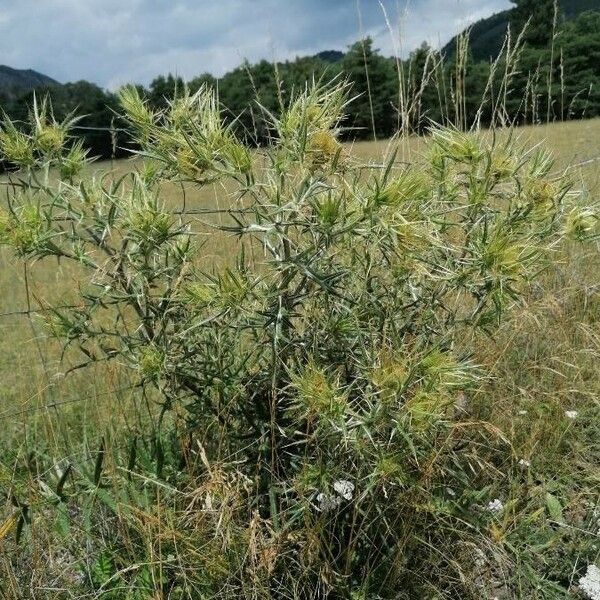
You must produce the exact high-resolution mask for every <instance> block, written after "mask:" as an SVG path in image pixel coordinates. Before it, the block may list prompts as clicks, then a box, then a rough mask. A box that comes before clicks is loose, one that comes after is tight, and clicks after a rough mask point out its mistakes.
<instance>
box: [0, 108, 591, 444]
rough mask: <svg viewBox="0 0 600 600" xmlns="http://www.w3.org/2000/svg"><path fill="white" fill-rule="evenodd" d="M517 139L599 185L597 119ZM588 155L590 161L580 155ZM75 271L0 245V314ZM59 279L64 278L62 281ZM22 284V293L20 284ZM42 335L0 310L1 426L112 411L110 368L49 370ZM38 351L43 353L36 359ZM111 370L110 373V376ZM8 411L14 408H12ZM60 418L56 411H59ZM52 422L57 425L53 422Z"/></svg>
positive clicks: (402, 149) (218, 256)
mask: <svg viewBox="0 0 600 600" xmlns="http://www.w3.org/2000/svg"><path fill="white" fill-rule="evenodd" d="M517 135H519V136H521V138H522V139H523V141H526V142H527V143H528V144H530V145H533V144H536V143H544V144H545V145H547V147H549V148H550V149H551V150H552V152H553V153H554V155H555V157H556V165H557V169H564V168H567V167H569V166H570V165H577V164H579V163H582V162H584V163H586V164H584V165H583V166H577V167H574V168H573V169H571V172H572V175H573V178H574V180H575V182H576V185H578V186H580V187H582V188H588V189H590V190H595V189H599V187H600V169H599V167H600V160H598V161H595V160H594V159H597V158H598V157H600V142H599V141H598V140H600V120H592V121H581V122H572V123H557V124H552V125H546V126H539V127H528V128H523V129H520V130H517ZM422 147H423V144H422V140H421V139H419V138H416V137H415V138H412V139H410V140H408V141H403V142H401V143H400V144H398V143H397V142H388V141H379V142H359V143H356V144H354V145H352V146H348V147H347V151H348V152H350V153H351V154H352V155H353V156H354V157H355V158H356V159H358V160H361V161H367V162H378V161H381V158H382V156H384V155H385V154H386V153H388V152H390V151H391V150H392V149H394V148H397V149H398V155H397V159H398V161H406V162H410V160H411V158H413V157H415V156H416V155H418V153H419V152H420V151H421V149H422ZM586 161H591V162H586ZM92 168H93V169H94V171H96V172H98V173H100V172H107V171H110V172H113V173H114V174H115V176H117V177H118V176H120V175H122V174H124V173H125V172H127V171H128V170H129V169H130V168H131V165H130V164H128V161H117V162H116V163H115V164H111V163H109V162H99V163H95V164H94V165H93V167H92ZM165 201H166V202H167V204H169V205H171V206H174V207H178V206H180V205H181V202H182V193H181V190H180V189H179V188H177V187H172V188H170V189H167V190H166V191H165ZM228 202H230V199H229V198H228V194H227V191H226V190H223V189H221V188H218V187H212V188H205V189H203V190H202V191H201V192H200V193H198V192H196V191H194V190H187V191H186V204H187V208H188V209H195V208H210V207H214V206H219V205H220V206H223V205H225V204H227V203H228ZM202 232H203V233H202V235H203V236H204V237H205V238H206V240H205V242H206V243H205V246H204V248H203V251H202V259H203V262H204V263H205V264H210V263H211V262H216V263H218V262H219V261H221V260H222V259H224V258H225V257H226V256H227V254H228V252H227V248H229V247H230V244H231V243H235V241H233V240H225V239H224V238H223V234H220V233H215V232H213V231H210V230H207V229H206V228H204V229H202ZM77 277H78V276H77V273H76V272H75V271H74V270H73V268H72V267H71V266H70V265H62V264H54V265H52V266H50V265H49V264H44V265H34V266H32V267H29V268H28V270H27V273H26V272H25V271H24V267H23V264H22V263H20V262H17V261H15V259H13V258H11V257H9V256H8V253H7V252H5V251H2V253H1V254H0V290H1V293H0V314H5V313H14V312H17V313H18V312H20V311H26V310H27V309H28V307H29V306H31V307H32V308H38V307H39V306H40V303H41V304H44V303H45V302H47V303H54V304H69V303H70V302H71V301H72V298H70V297H69V295H68V292H66V293H65V290H68V289H69V288H72V289H76V287H77ZM65 281H69V282H70V283H68V284H67V285H65ZM27 286H29V301H28V298H27V293H26V288H27ZM52 346H53V345H52V343H50V342H49V341H48V340H46V339H45V338H44V337H43V334H42V329H41V328H40V327H39V323H38V318H37V317H36V316H35V315H34V316H33V318H29V317H28V316H27V315H24V314H16V315H12V316H2V317H0V356H2V360H1V361H0V395H1V396H2V398H3V402H2V408H1V409H0V414H4V415H8V414H11V415H12V416H11V418H10V420H8V428H9V430H16V431H17V432H18V431H22V430H23V426H24V424H25V423H26V422H28V420H30V419H31V418H32V415H34V414H38V415H39V414H40V411H39V409H40V408H42V407H44V406H46V405H48V404H53V403H57V402H65V407H64V408H61V409H60V410H59V409H56V410H51V411H45V410H42V411H41V414H43V415H44V419H42V421H45V420H47V419H48V418H50V421H53V420H54V419H55V417H56V416H57V415H59V414H64V413H65V412H68V411H70V410H73V408H74V409H75V410H76V412H77V413H78V414H80V410H82V409H81V408H80V407H79V404H80V405H81V406H83V407H84V409H83V410H84V411H85V412H84V414H85V419H86V420H88V419H91V420H93V421H95V420H99V422H100V423H102V422H104V421H105V420H107V419H108V420H112V419H115V418H118V415H119V412H120V410H119V407H122V406H123V405H127V402H123V401H122V400H123V399H122V398H120V397H115V396H114V395H113V394H112V393H107V392H110V391H111V390H113V389H114V387H115V385H116V387H122V386H119V384H118V383H117V381H116V380H117V379H118V377H117V375H116V374H115V373H106V372H105V371H103V372H102V376H101V377H90V374H89V373H75V374H73V375H70V376H69V377H68V378H67V379H66V380H63V379H61V378H60V377H57V376H56V375H55V373H56V372H59V373H60V372H61V371H62V370H64V367H63V366H61V365H60V364H59V358H60V350H59V348H57V347H52ZM42 359H43V360H42ZM113 377H114V378H115V381H112V379H113ZM78 397H85V398H87V397H90V401H89V402H88V401H85V402H81V403H78V407H69V405H68V404H66V401H70V400H73V401H74V403H77V398H78ZM13 413H17V415H14V414H13ZM59 420H60V419H59ZM57 426H58V425H57Z"/></svg>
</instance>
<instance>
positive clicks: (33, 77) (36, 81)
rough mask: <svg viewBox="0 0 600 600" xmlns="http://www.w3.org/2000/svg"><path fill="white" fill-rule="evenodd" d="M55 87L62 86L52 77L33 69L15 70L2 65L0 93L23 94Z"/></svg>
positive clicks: (0, 70) (0, 66)
mask: <svg viewBox="0 0 600 600" xmlns="http://www.w3.org/2000/svg"><path fill="white" fill-rule="evenodd" d="M55 85H60V84H59V83H58V81H56V80H54V79H52V78H51V77H48V76H47V75H43V74H42V73H38V72H37V71H33V70H32V69H13V68H11V67H7V66H5V65H0V93H3V94H4V95H9V96H10V95H13V94H22V93H23V92H28V91H30V90H33V89H35V88H37V87H45V86H55Z"/></svg>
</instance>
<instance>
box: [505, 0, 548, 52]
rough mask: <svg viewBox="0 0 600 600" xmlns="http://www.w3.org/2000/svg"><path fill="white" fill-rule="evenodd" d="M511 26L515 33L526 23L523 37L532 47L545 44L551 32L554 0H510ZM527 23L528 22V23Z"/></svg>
mask: <svg viewBox="0 0 600 600" xmlns="http://www.w3.org/2000/svg"><path fill="white" fill-rule="evenodd" d="M512 2H513V4H515V8H513V10H512V14H511V20H510V22H511V27H512V28H513V31H515V32H516V33H520V32H521V30H522V29H523V28H524V27H525V26H526V25H527V29H526V32H525V39H526V40H527V42H528V43H529V44H530V45H531V46H534V47H537V48H540V47H544V46H547V45H548V44H549V43H550V41H551V39H552V33H553V24H554V13H555V10H556V7H557V6H558V5H557V4H556V2H555V0H512ZM528 23H529V24H528Z"/></svg>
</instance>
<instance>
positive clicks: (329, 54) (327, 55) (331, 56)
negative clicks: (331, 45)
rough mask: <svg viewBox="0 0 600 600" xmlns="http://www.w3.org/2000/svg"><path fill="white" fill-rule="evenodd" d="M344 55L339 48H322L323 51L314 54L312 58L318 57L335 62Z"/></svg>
mask: <svg viewBox="0 0 600 600" xmlns="http://www.w3.org/2000/svg"><path fill="white" fill-rule="evenodd" d="M344 56H345V54H344V53H343V52H340V51H339V50H323V52H319V53H318V54H315V56H314V58H318V59H320V60H322V61H324V62H328V63H337V62H340V61H341V60H342V59H343V58H344Z"/></svg>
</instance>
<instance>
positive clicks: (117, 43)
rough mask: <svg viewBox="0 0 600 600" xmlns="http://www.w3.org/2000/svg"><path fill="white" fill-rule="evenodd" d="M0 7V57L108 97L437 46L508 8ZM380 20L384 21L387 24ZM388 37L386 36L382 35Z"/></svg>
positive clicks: (454, 3)
mask: <svg viewBox="0 0 600 600" xmlns="http://www.w3.org/2000/svg"><path fill="white" fill-rule="evenodd" d="M382 4H383V5H384V7H385V12H384V9H382V6H381V4H380V2H379V1H378V0H360V2H359V3H358V4H357V2H356V0H19V1H18V2H15V0H0V57H2V62H4V63H5V64H8V65H10V66H12V67H18V68H33V69H36V70H38V71H41V72H43V73H46V74H48V75H50V76H52V77H54V78H56V79H58V80H59V81H73V80H77V79H88V80H91V81H95V82H97V83H98V84H100V85H102V86H106V87H110V88H114V87H116V86H118V85H120V84H122V83H125V82H128V81H139V82H142V83H147V82H148V81H150V80H151V79H152V78H153V77H154V76H156V75H157V74H160V73H167V72H173V73H177V74H179V75H181V76H183V77H185V78H190V77H193V76H194V75H197V74H199V73H201V72H205V71H209V72H211V73H213V74H215V75H221V74H222V73H224V72H225V71H227V70H229V69H231V68H233V67H235V66H236V65H238V64H239V63H240V62H241V60H242V59H244V58H247V59H248V60H250V61H256V60H259V59H261V58H268V59H272V58H276V59H282V60H283V59H287V58H293V57H294V56H297V55H303V54H309V53H314V52H318V51H320V50H325V49H340V50H343V49H345V48H346V47H347V45H348V44H350V43H352V42H353V41H355V40H356V39H358V38H359V37H360V36H361V33H362V34H363V35H364V34H370V35H372V36H373V37H374V38H375V41H376V45H377V46H378V47H379V48H381V50H382V52H384V53H385V54H392V53H394V52H403V53H406V52H407V51H409V50H411V49H413V48H415V47H416V46H418V45H419V44H420V43H421V42H422V41H423V40H427V41H428V42H430V43H431V44H432V45H438V44H440V43H445V42H446V41H447V40H448V39H449V38H450V37H451V36H452V35H453V34H455V33H456V32H457V31H459V30H460V29H462V28H463V27H464V26H465V25H466V24H467V23H469V22H472V21H474V20H477V19H479V18H481V17H484V16H487V15H490V14H492V13H494V12H496V11H498V10H502V9H504V8H506V7H508V6H509V2H508V0H412V1H410V0H409V1H408V2H407V1H406V0H398V1H397V0H383V2H382ZM384 15H387V20H386V18H385V16H384ZM386 21H387V22H386ZM390 28H391V31H390Z"/></svg>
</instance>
